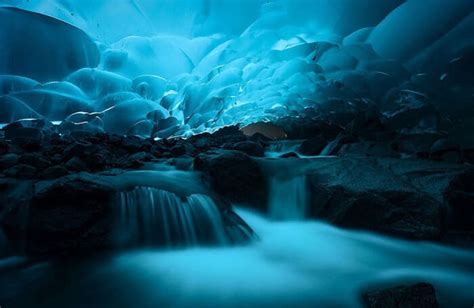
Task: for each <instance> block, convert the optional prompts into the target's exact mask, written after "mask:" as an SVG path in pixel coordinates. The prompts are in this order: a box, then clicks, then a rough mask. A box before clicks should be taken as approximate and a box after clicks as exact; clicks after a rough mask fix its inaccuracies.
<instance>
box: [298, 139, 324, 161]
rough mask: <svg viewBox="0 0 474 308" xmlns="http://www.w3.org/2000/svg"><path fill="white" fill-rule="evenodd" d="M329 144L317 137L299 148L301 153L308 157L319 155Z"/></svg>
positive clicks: (306, 141) (304, 142)
mask: <svg viewBox="0 0 474 308" xmlns="http://www.w3.org/2000/svg"><path fill="white" fill-rule="evenodd" d="M327 144H328V142H327V141H326V139H324V138H323V137H320V136H318V137H315V138H311V139H308V140H305V141H303V143H301V146H300V147H299V150H298V151H299V152H300V153H301V154H303V155H307V156H315V155H319V154H320V153H321V151H322V150H323V149H324V148H325V147H326V145H327Z"/></svg>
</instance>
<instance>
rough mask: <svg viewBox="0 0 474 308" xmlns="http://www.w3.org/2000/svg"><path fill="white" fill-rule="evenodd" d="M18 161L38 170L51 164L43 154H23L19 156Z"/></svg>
mask: <svg viewBox="0 0 474 308" xmlns="http://www.w3.org/2000/svg"><path fill="white" fill-rule="evenodd" d="M18 162H19V163H21V164H26V165H29V166H32V167H34V168H36V169H39V170H42V169H45V168H47V167H49V166H50V165H51V162H49V161H48V160H47V159H45V158H44V157H43V156H41V155H39V154H31V153H27V154H23V155H22V156H20V158H19V159H18Z"/></svg>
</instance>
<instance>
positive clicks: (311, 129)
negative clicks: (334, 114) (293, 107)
mask: <svg viewBox="0 0 474 308" xmlns="http://www.w3.org/2000/svg"><path fill="white" fill-rule="evenodd" d="M278 124H279V125H280V126H281V127H282V129H283V130H284V131H285V133H286V134H287V138H288V139H310V138H314V137H316V136H322V137H323V138H325V139H326V140H333V139H334V138H336V137H337V136H338V135H339V134H340V133H341V132H342V131H343V128H342V127H340V126H339V125H336V124H334V123H330V122H327V121H323V120H313V119H310V118H306V117H302V118H294V117H284V118H281V119H280V120H279V121H278Z"/></svg>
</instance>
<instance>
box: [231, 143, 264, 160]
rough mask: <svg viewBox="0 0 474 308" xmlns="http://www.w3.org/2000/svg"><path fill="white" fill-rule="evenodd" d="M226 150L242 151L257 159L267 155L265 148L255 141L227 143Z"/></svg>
mask: <svg viewBox="0 0 474 308" xmlns="http://www.w3.org/2000/svg"><path fill="white" fill-rule="evenodd" d="M224 149H227V150H235V151H240V152H244V153H245V154H247V155H250V156H256V157H263V156H264V154H265V150H264V149H263V147H262V146H261V145H260V144H259V143H257V142H253V141H241V142H237V143H226V144H224Z"/></svg>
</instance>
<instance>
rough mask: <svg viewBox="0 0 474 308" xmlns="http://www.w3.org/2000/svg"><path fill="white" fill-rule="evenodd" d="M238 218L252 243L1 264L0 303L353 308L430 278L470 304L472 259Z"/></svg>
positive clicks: (449, 302)
mask: <svg viewBox="0 0 474 308" xmlns="http://www.w3.org/2000/svg"><path fill="white" fill-rule="evenodd" d="M239 214H240V215H241V216H242V217H243V218H244V219H245V220H246V221H247V222H248V223H249V224H250V225H251V226H252V227H253V228H254V229H255V231H256V232H257V233H258V234H259V236H260V240H259V241H255V242H254V243H252V244H251V245H247V246H241V247H221V248H217V247H216V248H209V247H201V248H188V249H179V250H167V251H163V250H153V249H141V250H134V251H128V252H124V253H117V254H114V255H109V256H104V257H102V258H99V259H96V260H89V261H83V262H70V263H66V264H64V263H63V264H61V263H59V264H58V263H41V264H27V265H25V266H23V267H19V266H16V267H14V269H10V270H5V269H2V268H1V263H0V273H2V275H0V277H1V278H0V284H1V285H2V288H1V291H0V300H1V302H2V303H4V304H5V307H33V306H34V307H39V306H40V307H41V306H45V307H66V306H67V307H89V306H91V305H93V304H94V306H101V305H102V306H117V307H130V306H137V305H139V306H140V307H157V306H177V307H186V306H188V307H215V306H229V307H238V306H240V307H242V306H262V305H272V306H275V307H278V306H301V307H304V306H308V307H314V306H321V307H354V306H355V307H357V306H359V305H360V292H362V291H363V290H365V289H367V288H372V287H378V288H380V287H389V286H393V285H398V284H400V283H415V282H418V281H429V282H431V283H433V284H434V286H435V287H436V289H437V292H438V297H439V301H440V302H441V304H442V305H443V306H445V307H463V306H464V307H470V306H471V305H472V303H473V302H474V292H473V288H472V286H474V253H473V252H468V251H463V250H458V249H453V248H446V247H442V246H439V245H435V244H430V243H419V242H406V241H401V240H395V239H390V238H386V237H381V236H376V235H372V234H368V233H361V232H354V231H343V230H340V229H337V228H334V227H331V226H328V225H325V224H321V223H318V222H274V221H269V220H267V219H266V218H265V217H262V216H259V215H257V214H254V213H251V212H246V211H242V210H240V211H239ZM12 262H13V263H14V262H15V260H10V268H11V266H12V265H11V263H12ZM16 262H18V263H21V262H24V260H21V259H20V260H16Z"/></svg>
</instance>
